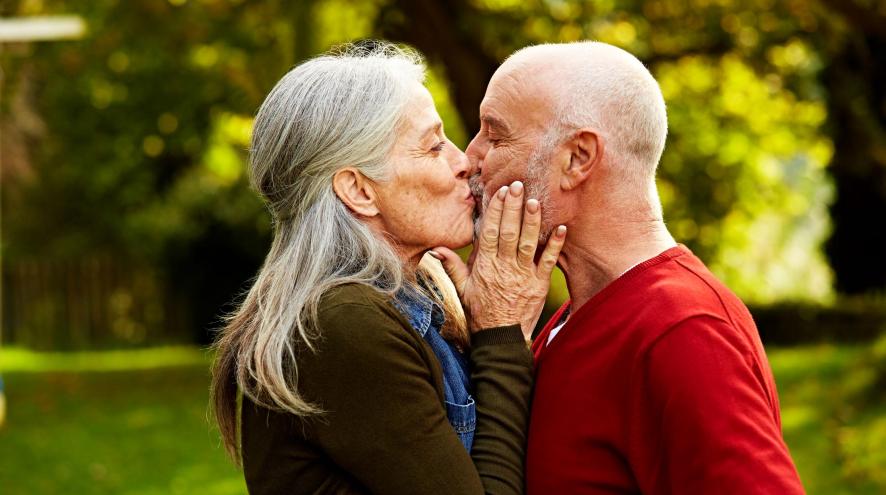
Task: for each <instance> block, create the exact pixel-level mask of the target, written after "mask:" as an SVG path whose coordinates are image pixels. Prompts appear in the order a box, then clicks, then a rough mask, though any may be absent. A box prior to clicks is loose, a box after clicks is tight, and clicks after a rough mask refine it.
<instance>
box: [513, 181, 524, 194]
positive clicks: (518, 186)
mask: <svg viewBox="0 0 886 495" xmlns="http://www.w3.org/2000/svg"><path fill="white" fill-rule="evenodd" d="M521 192H523V183H522V182H520V181H518V180H517V181H514V183H513V184H511V194H513V195H514V196H519V195H520V193H521Z"/></svg>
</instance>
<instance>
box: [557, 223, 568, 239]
mask: <svg viewBox="0 0 886 495" xmlns="http://www.w3.org/2000/svg"><path fill="white" fill-rule="evenodd" d="M565 235H566V226H565V225H561V226H559V227H557V237H563V236H565Z"/></svg>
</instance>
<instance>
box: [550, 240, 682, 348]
mask: <svg viewBox="0 0 886 495" xmlns="http://www.w3.org/2000/svg"><path fill="white" fill-rule="evenodd" d="M691 253H692V251H690V250H689V248H687V247H686V246H684V245H683V244H677V245H676V246H674V247H672V248H668V249H666V250H665V251H663V252H662V253H660V254H658V255H657V256H654V257H652V258H649V259H648V260H646V261H643V262H641V263H638V264H637V265H635V266H634V267H633V268H631V269H629V270H628V271H627V272H625V273H624V274H623V275H622V276H620V277H618V278H617V279H615V280H613V281H612V282H610V283H609V285H607V286H606V287H604V288H603V290H601V291H600V292H598V293H596V294H595V295H594V297H592V298H590V299H589V300H588V302H586V303H584V304H583V305H582V306H581V307H580V308H578V309H577V310H576V309H574V308H571V304H572V300H571V299H570V300H567V301H566V303H565V304H564V306H565V307H566V308H568V309H567V311H569V313H570V314H569V319H568V320H567V321H566V323H565V324H563V328H561V329H560V331H559V332H558V333H557V337H556V338H555V339H553V340H551V341H550V342H547V338H548V335H549V334H550V331H551V330H552V329H553V327H552V328H551V329H549V330H548V331H547V332H542V333H541V334H540V335H539V336H538V337H536V338H539V339H545V342H544V343H543V344H542V345H543V349H542V350H541V353H540V354H539V359H541V358H543V356H544V355H545V354H546V353H547V352H548V351H550V349H551V348H552V347H554V346H556V345H557V343H558V342H561V341H563V340H565V339H566V338H567V337H568V335H569V333H570V330H571V329H572V327H575V325H576V324H577V322H579V321H581V320H583V319H584V318H586V317H587V316H588V315H589V314H591V312H592V311H593V310H594V309H595V308H597V307H599V306H600V305H601V304H603V303H604V302H606V300H608V299H609V298H610V297H611V296H612V295H613V294H615V293H617V292H618V291H619V289H620V288H621V287H622V286H624V285H626V284H629V283H630V282H631V280H633V279H634V278H635V277H636V276H637V275H638V274H640V273H642V272H644V271H646V270H647V269H649V268H651V267H653V266H656V265H659V264H661V263H664V262H666V261H669V260H672V259H674V258H676V257H678V256H683V255H685V254H691ZM558 314H561V315H562V311H558Z"/></svg>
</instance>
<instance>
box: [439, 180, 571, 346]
mask: <svg viewBox="0 0 886 495" xmlns="http://www.w3.org/2000/svg"><path fill="white" fill-rule="evenodd" d="M523 194H524V190H523V184H522V183H520V182H514V183H513V184H511V185H510V187H508V186H503V187H502V188H501V189H500V190H499V191H498V192H497V193H496V194H495V195H494V196H493V198H492V199H491V200H490V201H489V206H488V207H487V209H486V214H485V216H484V217H483V224H482V226H481V229H480V236H479V238H478V239H476V240H475V242H474V254H472V258H473V260H472V263H471V266H470V267H469V266H468V265H465V263H464V262H462V260H461V258H459V257H458V255H457V254H455V253H454V252H453V251H452V250H450V249H447V248H445V247H439V248H435V249H434V253H432V254H437V255H438V258H439V259H440V260H441V261H442V262H443V267H444V268H445V269H446V273H448V274H449V277H450V278H451V279H452V282H453V283H454V284H455V288H456V290H457V291H458V295H459V297H460V298H461V301H462V304H463V305H464V306H465V312H466V314H467V316H468V322H469V326H470V328H471V331H472V332H477V331H480V330H482V329H485V328H493V327H500V326H505V325H513V324H515V323H519V324H520V327H521V328H522V329H523V335H524V336H526V338H527V340H528V339H529V337H530V335H531V334H532V330H533V329H534V328H535V324H536V323H537V322H538V318H539V316H541V311H542V309H543V308H544V303H545V298H546V297H547V294H548V288H549V286H550V281H551V271H552V270H553V269H554V266H555V265H556V263H557V257H558V256H559V255H560V250H561V249H562V248H563V242H564V241H565V239H566V227H565V226H563V225H561V226H559V227H558V228H556V229H555V230H554V232H553V233H552V235H551V237H550V239H548V243H547V245H546V246H545V249H544V251H543V252H542V254H541V257H540V258H539V260H538V263H536V262H535V259H534V258H535V253H536V249H537V247H538V235H539V229H540V228H541V212H540V207H539V204H538V200H536V199H530V200H528V201H526V204H525V206H524V204H523Z"/></svg>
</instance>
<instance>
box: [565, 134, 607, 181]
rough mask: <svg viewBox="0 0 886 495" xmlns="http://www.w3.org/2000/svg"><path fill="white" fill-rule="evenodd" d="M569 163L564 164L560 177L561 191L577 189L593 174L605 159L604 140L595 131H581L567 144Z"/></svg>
mask: <svg viewBox="0 0 886 495" xmlns="http://www.w3.org/2000/svg"><path fill="white" fill-rule="evenodd" d="M565 146H566V148H567V150H568V151H569V161H568V162H567V163H565V164H564V168H563V170H562V171H561V172H562V175H561V176H560V189H563V190H564V191H569V190H572V189H575V188H576V187H578V186H579V185H581V184H582V183H584V181H585V180H587V178H588V176H589V175H590V174H591V170H592V169H593V168H594V166H595V165H597V164H598V163H599V162H600V160H602V158H603V138H602V137H601V136H600V135H599V134H598V133H597V131H595V130H593V129H580V130H579V131H578V132H576V133H575V134H573V136H572V139H570V140H569V141H567V142H566V143H565Z"/></svg>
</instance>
